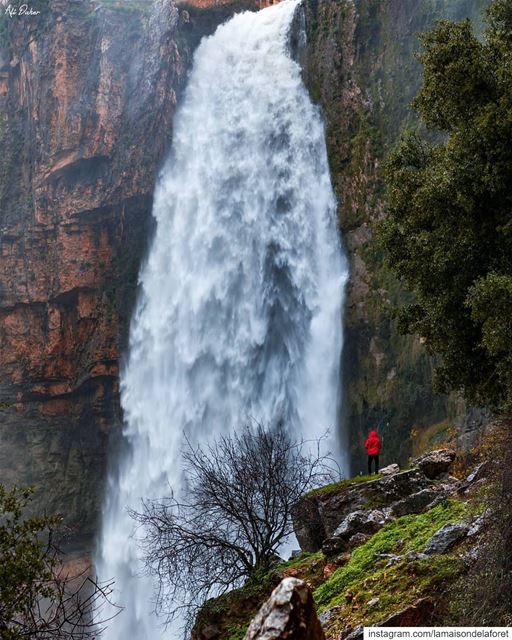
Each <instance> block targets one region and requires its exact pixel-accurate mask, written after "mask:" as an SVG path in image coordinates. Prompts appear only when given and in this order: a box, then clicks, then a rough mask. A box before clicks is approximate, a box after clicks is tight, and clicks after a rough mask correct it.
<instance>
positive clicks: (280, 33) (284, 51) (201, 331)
mask: <svg viewBox="0 0 512 640" xmlns="http://www.w3.org/2000/svg"><path fill="white" fill-rule="evenodd" d="M297 6H298V3H297V1H296V0H285V1H284V2H282V3H281V4H277V5H273V6H271V7H269V8H267V9H264V10H262V11H260V12H257V13H250V12H247V13H242V14H239V15H236V16H235V17H234V18H232V19H231V20H230V21H228V22H227V23H226V24H224V25H222V26H220V27H219V28H218V29H217V31H216V32H215V34H214V35H213V36H211V37H208V38H205V39H204V40H203V41H202V42H201V44H200V45H199V48H198V49H197V51H196V54H195V57H194V62H193V68H192V71H191V74H190V77H189V81H188V86H187V88H186V91H185V94H184V96H183V101H182V104H181V106H180V109H179V111H178V114H177V116H176V119H175V126H174V136H173V145H172V149H171V152H170V156H169V158H168V160H167V162H166V164H165V166H164V168H163V170H162V172H161V174H160V176H159V179H158V183H157V186H156V190H155V201H154V209H153V215H154V217H155V219H156V233H155V237H154V239H153V242H152V247H151V249H150V252H149V256H148V259H147V261H146V263H145V265H144V266H143V267H142V269H141V273H140V285H141V291H140V295H139V300H138V304H137V306H136V310H135V313H134V317H133V318H132V323H131V329H130V339H129V354H128V358H127V363H126V366H125V367H124V371H123V372H122V377H121V401H122V406H123V410H124V417H125V425H124V439H125V441H126V452H125V454H124V455H123V456H122V458H121V460H120V461H119V464H118V468H115V469H114V468H112V469H110V472H109V478H108V482H107V488H106V495H105V499H104V506H103V522H102V528H101V532H100V535H99V539H98V552H97V554H96V567H97V571H98V576H99V579H100V580H103V581H104V580H109V579H114V580H115V591H114V595H113V600H114V601H115V602H116V603H118V604H119V605H120V606H122V607H124V609H123V611H122V612H121V613H120V614H119V615H117V616H116V617H115V618H114V619H113V620H112V621H110V622H109V624H108V627H107V630H106V632H105V635H104V637H105V638H106V640H121V639H123V640H124V639H126V638H133V639H134V640H157V639H160V638H162V639H163V638H179V637H181V633H180V631H179V628H178V627H179V624H177V625H176V628H173V629H169V628H168V629H167V630H164V629H163V628H162V626H161V624H160V622H159V620H157V619H156V617H155V616H154V614H152V602H151V593H152V589H153V585H152V583H151V579H150V578H149V577H147V576H141V571H142V565H141V561H140V557H139V556H140V550H139V548H138V545H137V542H136V539H135V538H134V536H133V535H132V533H133V529H134V523H133V521H132V520H131V519H130V517H129V515H128V513H127V508H132V509H138V508H140V500H141V498H160V497H163V496H165V495H167V494H168V492H169V485H171V486H172V487H173V488H178V491H179V486H180V451H181V446H182V442H183V437H184V434H186V436H187V437H188V438H189V439H190V440H191V441H192V442H205V441H207V440H208V439H209V438H213V437H215V436H216V435H219V434H222V433H226V432H228V431H229V430H233V429H236V428H237V426H241V425H243V424H246V423H247V422H248V421H249V420H250V419H256V420H257V421H258V422H261V423H263V424H265V425H272V424H275V423H276V422H277V421H281V420H282V421H283V422H284V424H285V425H286V426H287V428H288V429H290V430H291V431H292V432H293V433H294V434H296V435H297V437H304V438H305V439H311V440H314V439H315V438H318V437H320V436H322V435H323V434H324V433H325V432H326V430H329V431H330V436H329V437H330V442H327V441H326V442H325V447H327V448H329V449H330V450H331V451H333V452H334V454H335V456H336V458H337V459H338V461H339V464H340V466H341V468H342V469H345V470H347V468H348V467H347V456H346V450H347V448H346V443H345V439H344V435H343V433H342V432H341V429H340V427H339V424H338V423H339V415H340V406H339V405H340V386H341V385H340V379H341V371H340V356H341V348H342V306H343V292H344V286H345V283H346V280H347V276H348V269H347V264H346V260H345V257H344V255H343V252H342V248H341V243H340V239H339V236H338V231H337V227H336V202H335V197H334V194H333V190H332V187H331V182H330V176H329V169H328V162H327V154H326V147H325V133H324V126H323V123H322V119H321V116H320V113H319V110H318V108H317V107H316V106H314V105H313V104H312V102H311V100H310V98H309V96H308V93H307V91H306V89H305V87H304V86H303V83H302V80H301V74H300V67H299V65H298V64H297V63H296V62H295V61H294V60H292V58H291V55H290V51H289V42H288V41H289V32H290V26H291V22H292V18H293V14H294V12H295V10H296V8H297ZM184 598H186V594H184ZM108 614H109V612H108V611H107V612H105V611H103V612H102V615H103V616H105V615H107V616H108Z"/></svg>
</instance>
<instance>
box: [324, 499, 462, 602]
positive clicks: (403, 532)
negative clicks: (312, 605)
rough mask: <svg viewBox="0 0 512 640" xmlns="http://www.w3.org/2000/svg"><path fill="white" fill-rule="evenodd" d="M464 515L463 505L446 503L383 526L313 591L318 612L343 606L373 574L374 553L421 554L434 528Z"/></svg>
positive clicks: (434, 530)
mask: <svg viewBox="0 0 512 640" xmlns="http://www.w3.org/2000/svg"><path fill="white" fill-rule="evenodd" d="M466 513H467V507H466V504H465V503H463V502H460V501H457V500H447V501H445V502H443V503H442V504H440V505H438V506H437V507H435V508H434V509H431V510H430V511H427V512H426V513H423V514H421V515H419V516H418V515H409V516H403V517H402V518H398V519H397V520H395V521H394V522H392V523H390V524H388V525H386V526H385V527H384V528H383V529H381V530H380V531H379V532H378V533H376V534H375V535H374V536H373V537H372V538H371V539H370V540H369V541H368V542H367V543H366V544H364V545H362V546H360V547H358V548H357V549H356V550H355V551H354V553H353V554H352V557H351V559H350V561H349V562H348V563H347V564H346V565H344V566H343V567H341V568H339V569H338V570H337V571H335V572H334V573H333V574H332V576H331V577H330V578H329V580H327V581H326V582H325V583H324V584H322V585H321V586H319V587H318V588H317V589H316V590H315V592H314V598H315V602H316V603H317V606H318V608H319V610H320V612H322V611H325V610H326V609H330V608H331V607H334V606H337V605H340V604H343V603H344V601H345V594H346V592H347V591H351V590H354V589H356V590H357V591H359V590H360V588H361V587H360V585H361V584H363V583H364V581H365V580H366V579H368V578H370V577H372V576H373V575H374V574H375V573H376V571H375V570H376V565H377V564H378V556H376V554H379V553H380V554H382V553H396V554H401V555H402V554H404V553H407V552H408V551H423V549H424V548H425V545H426V544H427V542H428V541H429V539H430V538H431V537H432V535H433V534H434V533H435V532H436V531H437V530H438V529H440V528H441V527H442V526H444V525H445V524H448V523H450V522H457V521H460V520H461V519H462V518H463V517H464V515H466ZM382 570H384V569H381V571H382ZM384 571H385V570H384Z"/></svg>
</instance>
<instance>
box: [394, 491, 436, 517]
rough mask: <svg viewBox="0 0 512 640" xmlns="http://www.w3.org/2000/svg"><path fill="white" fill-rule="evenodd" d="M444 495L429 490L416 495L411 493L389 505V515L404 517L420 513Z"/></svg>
mask: <svg viewBox="0 0 512 640" xmlns="http://www.w3.org/2000/svg"><path fill="white" fill-rule="evenodd" d="M446 495H447V494H446V492H444V491H442V492H440V491H436V490H435V489H430V488H428V489H422V490H421V491H418V493H413V494H412V495H410V496H407V497H406V498H402V500H399V501H398V502H395V503H394V504H393V505H391V513H392V514H393V515H394V516H395V517H399V516H406V515H408V514H411V513H421V512H422V511H425V510H426V509H427V507H429V506H430V505H431V504H432V503H433V502H436V501H437V500H438V499H441V500H442V499H444V498H445V497H446Z"/></svg>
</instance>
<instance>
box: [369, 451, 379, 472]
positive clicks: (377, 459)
mask: <svg viewBox="0 0 512 640" xmlns="http://www.w3.org/2000/svg"><path fill="white" fill-rule="evenodd" d="M373 460H375V473H379V456H378V455H377V456H368V475H371V473H372V461H373Z"/></svg>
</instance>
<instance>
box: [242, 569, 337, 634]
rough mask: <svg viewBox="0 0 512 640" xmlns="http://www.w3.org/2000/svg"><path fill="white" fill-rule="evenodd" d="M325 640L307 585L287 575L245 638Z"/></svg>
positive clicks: (257, 616)
mask: <svg viewBox="0 0 512 640" xmlns="http://www.w3.org/2000/svg"><path fill="white" fill-rule="evenodd" d="M286 638H288V639H289V638H294V640H325V636H324V632H323V630H322V625H321V624H320V620H319V619H318V616H317V614H316V610H315V604H314V602H313V596H312V595H311V591H310V590H309V587H308V585H307V584H306V583H305V582H304V581H302V580H298V579H297V578H285V579H284V580H283V581H282V582H281V583H280V584H279V585H278V586H277V587H276V588H275V589H274V591H273V592H272V595H271V596H270V598H269V599H268V600H267V602H265V604H264V605H263V606H262V607H261V609H260V610H259V611H258V613H257V614H256V616H255V617H254V618H253V620H252V622H251V624H250V625H249V629H248V630H247V633H246V634H245V638H244V640H285V639H286Z"/></svg>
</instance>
